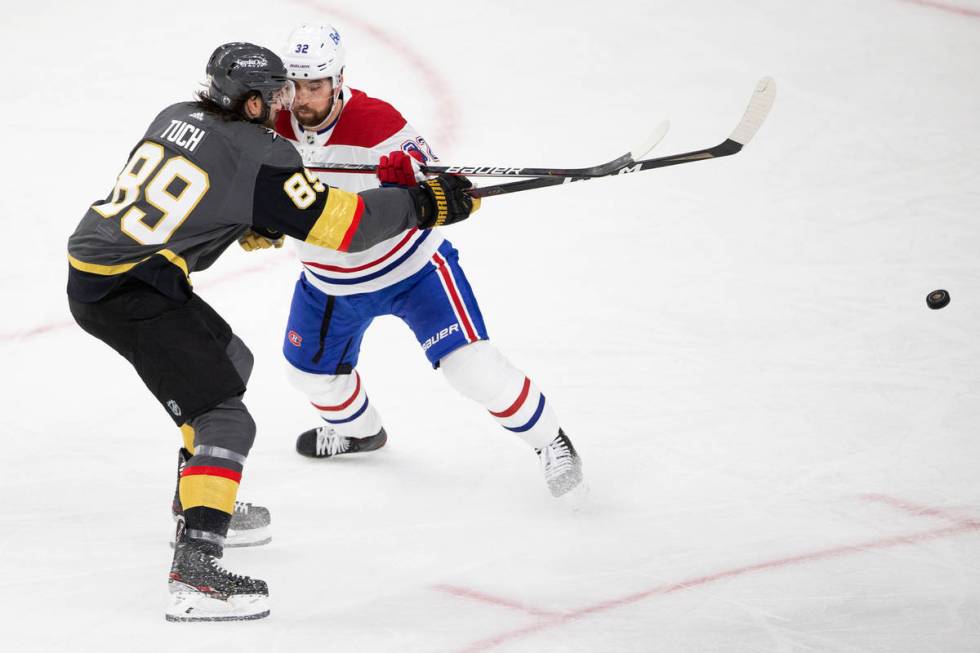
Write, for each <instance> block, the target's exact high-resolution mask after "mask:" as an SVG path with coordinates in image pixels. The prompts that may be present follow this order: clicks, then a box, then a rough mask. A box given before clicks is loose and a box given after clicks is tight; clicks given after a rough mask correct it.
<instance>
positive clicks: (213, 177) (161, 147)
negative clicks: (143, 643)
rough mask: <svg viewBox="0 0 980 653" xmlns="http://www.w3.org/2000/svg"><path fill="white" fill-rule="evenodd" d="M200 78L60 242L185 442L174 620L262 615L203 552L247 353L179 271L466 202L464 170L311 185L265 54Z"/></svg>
mask: <svg viewBox="0 0 980 653" xmlns="http://www.w3.org/2000/svg"><path fill="white" fill-rule="evenodd" d="M207 74H208V88H207V90H206V91H205V92H203V93H202V94H201V95H200V96H199V98H198V101H197V102H185V103H180V104H175V105H173V106H171V107H168V108H166V109H164V110H163V111H162V112H161V113H160V114H159V115H158V116H157V117H156V118H155V119H154V120H153V122H152V123H151V124H150V127H149V129H147V131H146V134H145V135H144V136H143V138H142V139H141V140H140V142H139V143H138V144H137V145H136V147H135V148H133V150H132V152H131V154H130V157H129V160H128V162H127V163H126V165H125V166H124V168H123V170H122V172H121V173H120V174H119V177H118V179H117V181H116V184H115V187H114V188H113V190H112V192H111V194H110V195H109V196H108V197H107V198H106V199H104V200H100V201H98V202H96V203H95V204H93V205H92V206H91V207H90V208H89V209H88V211H87V212H86V213H85V215H84V217H83V218H82V220H81V222H80V223H79V225H78V227H77V228H76V230H75V232H74V233H73V234H72V236H71V237H70V239H69V241H68V260H69V276H68V302H69V307H70V309H71V312H72V315H73V316H74V317H75V320H76V321H77V322H78V324H79V325H80V326H81V327H82V328H83V329H84V330H85V331H87V332H88V333H90V334H92V335H93V336H95V337H97V338H99V339H100V340H102V341H103V342H105V343H106V344H108V345H109V346H110V347H112V348H113V349H115V350H116V351H117V352H118V353H119V354H121V355H122V356H124V357H125V358H126V359H127V360H128V361H129V362H130V363H131V364H132V365H133V367H134V368H135V369H136V371H137V373H138V374H139V376H140V378H141V379H142V380H143V382H144V383H145V384H146V386H147V388H148V389H149V390H150V391H151V392H152V393H153V394H154V396H155V397H156V399H157V400H158V401H159V402H160V404H161V405H162V406H163V407H164V408H165V410H166V411H167V412H168V414H169V415H170V417H171V418H172V419H173V420H174V422H175V423H176V424H177V425H178V426H179V427H181V428H182V430H183V431H184V434H185V444H186V445H188V448H189V451H192V452H193V455H192V456H190V457H189V458H188V459H186V460H183V461H182V468H181V471H180V473H179V481H178V498H179V501H178V503H179V514H180V519H179V521H178V528H177V538H176V545H175V550H174V559H173V565H172V568H171V573H170V581H169V586H170V592H171V600H170V604H169V607H168V609H167V613H166V616H167V619H168V620H172V621H210V620H238V619H258V618H261V617H264V616H266V615H268V613H269V608H268V588H267V586H266V584H265V582H263V581H261V580H257V579H252V578H249V577H247V576H240V575H237V574H232V573H230V572H228V571H226V570H225V569H224V568H222V567H221V566H220V564H219V563H218V561H217V559H218V558H220V557H221V554H222V550H223V544H224V539H225V536H226V534H227V531H228V527H229V523H230V521H231V519H232V515H233V513H234V512H235V506H236V496H237V491H238V485H239V482H240V480H241V475H242V469H243V466H244V463H245V460H246V457H247V455H248V453H249V450H250V449H251V446H252V442H253V440H254V437H255V423H254V421H253V420H252V418H251V417H250V415H249V413H248V410H247V409H246V408H245V405H244V403H243V402H242V396H243V394H244V392H245V386H246V383H247V381H248V377H249V375H250V372H251V368H252V355H251V353H250V352H249V350H248V348H247V347H246V346H245V344H244V343H243V342H242V341H241V340H240V339H239V338H238V337H237V336H236V335H235V334H234V333H233V332H232V330H231V327H230V326H229V325H228V324H227V323H226V322H225V321H224V320H223V319H222V318H221V317H220V316H219V315H218V314H217V313H216V312H215V311H214V310H213V309H212V308H211V307H210V306H208V304H206V303H205V302H204V301H203V300H202V299H201V298H200V297H199V296H198V295H197V294H195V293H194V291H193V290H192V288H191V284H190V278H189V277H190V274H191V273H192V272H197V271H200V270H204V269H206V268H208V267H209V266H210V265H211V264H212V263H214V261H215V260H216V259H217V258H218V257H219V256H220V255H221V253H222V252H223V251H224V250H225V249H226V248H227V247H228V246H229V245H231V244H232V243H234V242H236V241H239V242H241V243H242V245H243V247H245V248H246V249H249V248H252V247H255V246H259V247H267V246H269V245H270V244H278V243H280V242H281V240H282V238H283V237H284V236H291V237H293V238H297V239H299V240H302V241H304V242H306V243H311V244H314V245H318V246H321V247H328V248H332V249H337V250H341V251H360V250H363V249H367V248H369V247H371V246H373V245H374V244H376V243H378V242H380V241H383V240H385V239H387V238H390V237H391V236H393V235H394V234H397V233H400V232H401V231H403V230H405V229H406V228H409V227H416V226H417V227H419V228H423V229H425V228H429V227H432V226H433V225H436V224H439V225H441V224H451V223H454V222H458V221H460V220H463V219H465V218H467V217H468V216H469V214H470V213H471V212H472V211H473V210H474V208H475V206H474V202H473V200H471V199H470V198H469V196H467V195H466V194H465V193H464V191H465V189H466V188H467V187H469V182H468V181H467V180H465V179H462V178H453V177H440V178H437V179H434V180H429V181H427V182H425V183H424V184H419V185H418V186H415V187H412V188H409V189H378V190H373V191H367V192H364V193H361V194H353V193H348V192H345V191H341V190H338V189H335V188H331V187H328V186H325V185H324V184H322V183H321V182H320V181H319V180H317V178H316V177H315V176H313V175H312V174H311V173H309V172H308V171H307V170H305V169H304V168H303V165H302V162H301V159H300V156H299V154H297V152H296V150H295V149H294V148H293V147H292V146H291V145H290V144H289V143H288V142H286V141H285V140H283V139H282V138H279V137H278V136H277V135H276V134H275V133H274V132H273V131H272V130H271V129H269V128H268V127H269V126H271V125H272V124H273V122H272V121H273V120H274V119H275V115H276V112H277V111H279V110H280V109H281V108H283V107H288V105H289V102H290V101H291V94H292V82H290V81H288V80H287V78H286V71H285V68H284V67H283V64H282V61H281V60H280V59H279V57H278V56H276V55H275V54H274V53H273V52H271V51H270V50H267V49H265V48H262V47H259V46H256V45H252V44H249V43H229V44H225V45H222V46H220V47H218V48H217V49H216V50H215V52H214V54H213V55H212V56H211V59H210V60H209V62H208V65H207ZM135 473H136V472H135V471H134V474H135Z"/></svg>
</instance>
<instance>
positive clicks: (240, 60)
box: [207, 42, 290, 109]
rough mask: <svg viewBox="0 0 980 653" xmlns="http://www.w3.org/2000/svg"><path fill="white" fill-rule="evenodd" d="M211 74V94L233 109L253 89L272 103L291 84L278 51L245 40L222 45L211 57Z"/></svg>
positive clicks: (213, 98)
mask: <svg viewBox="0 0 980 653" xmlns="http://www.w3.org/2000/svg"><path fill="white" fill-rule="evenodd" d="M207 75H208V91H207V93H208V97H210V98H211V99H212V100H213V101H214V102H216V103H217V104H219V105H221V106H223V107H226V108H229V109H230V108H232V107H234V106H236V105H238V104H239V103H240V102H242V101H243V100H244V99H245V97H246V96H247V95H248V94H249V93H251V92H253V91H258V92H259V93H261V94H262V99H263V100H264V101H265V103H266V105H271V104H272V102H273V98H274V97H275V95H276V93H278V92H279V91H281V90H282V89H283V87H284V86H287V85H288V84H289V83H290V82H289V80H288V79H287V77H286V67H285V66H284V65H283V64H282V59H280V58H279V56H278V55H277V54H276V53H275V52H273V51H272V50H269V49H267V48H263V47H262V46H261V45H255V44H254V43H245V42H236V43H225V44H224V45H219V46H218V47H217V49H216V50H215V51H214V53H213V54H212V55H211V58H210V59H209V60H208V67H207Z"/></svg>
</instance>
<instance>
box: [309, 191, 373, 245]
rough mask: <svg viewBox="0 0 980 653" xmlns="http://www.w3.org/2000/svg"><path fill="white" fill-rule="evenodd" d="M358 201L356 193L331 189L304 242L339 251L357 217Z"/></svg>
mask: <svg viewBox="0 0 980 653" xmlns="http://www.w3.org/2000/svg"><path fill="white" fill-rule="evenodd" d="M359 199H360V198H359V197H358V196H357V194H356V193H348V192H347V191H343V190H340V189H339V188H331V189H330V190H329V192H328V194H327V202H326V204H324V205H323V212H321V213H320V217H319V218H317V221H316V223H315V224H314V225H313V228H311V229H310V232H309V233H308V234H307V235H306V242H308V243H310V244H311V245H319V246H320V247H329V248H330V249H339V248H340V245H341V243H343V242H344V236H346V235H347V231H348V229H350V226H351V223H353V222H354V218H355V216H356V215H357V205H358V200H359Z"/></svg>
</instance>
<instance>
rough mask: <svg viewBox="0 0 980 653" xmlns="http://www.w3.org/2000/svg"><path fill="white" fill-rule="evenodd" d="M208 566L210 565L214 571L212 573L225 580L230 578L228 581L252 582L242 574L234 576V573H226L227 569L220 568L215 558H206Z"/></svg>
mask: <svg viewBox="0 0 980 653" xmlns="http://www.w3.org/2000/svg"><path fill="white" fill-rule="evenodd" d="M208 564H210V565H211V568H212V569H214V571H215V572H216V573H217V574H219V575H221V576H224V577H225V578H230V579H232V580H236V581H249V580H252V579H251V578H249V577H248V576H245V575H243V574H236V573H234V572H231V571H228V570H227V569H225V568H224V567H222V566H221V563H220V562H218V559H217V558H215V557H213V556H208Z"/></svg>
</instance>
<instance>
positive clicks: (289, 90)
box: [272, 79, 296, 109]
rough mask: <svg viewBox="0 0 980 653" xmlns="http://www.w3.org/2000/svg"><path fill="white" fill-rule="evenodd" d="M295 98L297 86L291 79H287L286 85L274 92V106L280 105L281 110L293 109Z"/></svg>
mask: <svg viewBox="0 0 980 653" xmlns="http://www.w3.org/2000/svg"><path fill="white" fill-rule="evenodd" d="M295 98H296V85H295V84H293V80H291V79H287V80H286V83H285V84H283V85H282V86H281V87H280V88H279V89H277V90H275V91H273V92H272V104H273V105H278V108H280V109H291V108H292V107H293V100H294V99H295Z"/></svg>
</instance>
